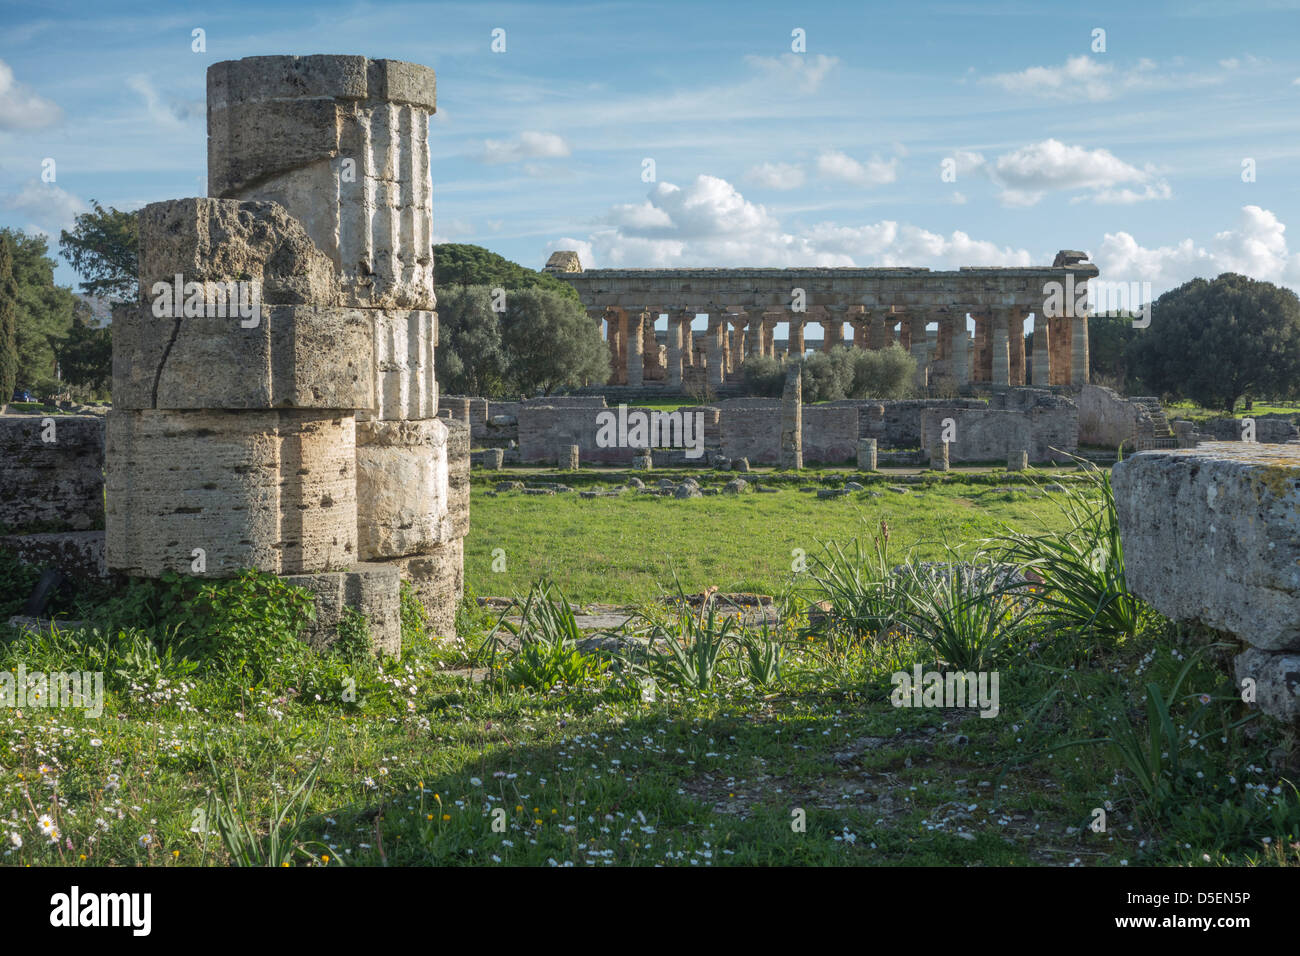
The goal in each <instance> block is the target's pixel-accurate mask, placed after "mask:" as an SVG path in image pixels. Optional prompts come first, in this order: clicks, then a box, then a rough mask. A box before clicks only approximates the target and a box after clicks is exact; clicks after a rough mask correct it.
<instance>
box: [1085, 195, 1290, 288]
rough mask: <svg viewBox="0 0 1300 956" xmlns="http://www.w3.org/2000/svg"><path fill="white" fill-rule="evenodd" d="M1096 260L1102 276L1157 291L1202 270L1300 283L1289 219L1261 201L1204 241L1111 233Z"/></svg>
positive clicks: (1201, 273)
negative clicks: (1151, 240) (1143, 239)
mask: <svg viewBox="0 0 1300 956" xmlns="http://www.w3.org/2000/svg"><path fill="white" fill-rule="evenodd" d="M1095 261H1096V262H1097V265H1098V268H1099V269H1100V270H1101V277H1102V278H1104V279H1111V280H1114V281H1124V282H1150V283H1151V286H1152V291H1153V292H1154V293H1155V294H1157V295H1158V294H1160V293H1161V292H1164V291H1167V290H1168V289H1172V288H1173V287H1175V286H1178V285H1181V284H1182V283H1184V282H1186V281H1188V280H1189V279H1193V278H1195V277H1197V276H1201V277H1204V278H1213V277H1215V276H1217V275H1219V274H1220V273H1223V272H1239V273H1241V274H1242V275H1247V276H1250V277H1251V278H1254V279H1263V280H1266V281H1269V282H1276V283H1280V284H1284V285H1288V286H1291V287H1292V288H1300V253H1296V254H1292V253H1290V252H1289V251H1288V249H1287V244H1286V226H1285V224H1283V223H1282V222H1281V221H1280V220H1278V218H1277V216H1276V215H1274V214H1273V213H1272V212H1270V211H1269V210H1267V209H1263V208H1261V207H1259V206H1243V207H1242V209H1241V214H1240V216H1239V217H1238V220H1237V225H1236V228H1233V229H1226V230H1224V231H1222V232H1219V233H1216V234H1215V235H1214V238H1213V240H1212V241H1211V242H1210V243H1209V244H1208V245H1204V246H1202V245H1197V244H1196V242H1195V241H1193V240H1192V239H1183V240H1182V241H1181V242H1178V243H1175V244H1174V245H1170V246H1157V247H1154V248H1147V247H1144V246H1142V245H1140V244H1139V243H1138V241H1137V240H1136V239H1135V238H1134V237H1133V236H1132V235H1131V234H1129V233H1127V232H1117V233H1107V234H1106V236H1105V238H1104V239H1103V241H1102V244H1101V252H1100V253H1099V254H1098V255H1097V257H1096V259H1095Z"/></svg>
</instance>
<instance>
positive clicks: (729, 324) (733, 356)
mask: <svg viewBox="0 0 1300 956" xmlns="http://www.w3.org/2000/svg"><path fill="white" fill-rule="evenodd" d="M723 329H724V331H723V334H722V351H723V358H724V359H725V361H724V364H723V368H724V369H725V374H726V375H730V374H731V373H732V372H734V371H735V370H736V368H737V367H738V366H739V365H740V356H741V355H742V354H744V341H745V329H744V328H743V327H742V326H741V324H740V323H739V322H738V321H736V319H735V317H734V316H728V317H727V319H726V322H725V323H724V324H723Z"/></svg>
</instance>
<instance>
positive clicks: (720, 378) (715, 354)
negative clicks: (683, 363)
mask: <svg viewBox="0 0 1300 956" xmlns="http://www.w3.org/2000/svg"><path fill="white" fill-rule="evenodd" d="M726 321H727V316H726V313H724V312H710V313H709V330H708V333H707V339H706V341H707V343H708V348H709V354H708V359H709V384H710V385H721V384H722V383H723V382H725V381H726V376H725V374H724V373H723V369H722V363H723V361H725V359H724V358H723V354H722V339H723V336H724V335H725V334H726Z"/></svg>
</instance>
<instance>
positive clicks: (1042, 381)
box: [1034, 313, 1052, 388]
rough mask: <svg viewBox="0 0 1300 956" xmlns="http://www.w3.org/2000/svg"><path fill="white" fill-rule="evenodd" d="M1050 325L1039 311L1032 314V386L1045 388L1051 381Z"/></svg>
mask: <svg viewBox="0 0 1300 956" xmlns="http://www.w3.org/2000/svg"><path fill="white" fill-rule="evenodd" d="M1051 343H1052V333H1051V326H1050V324H1049V323H1048V321H1047V319H1046V317H1045V316H1043V315H1042V314H1041V313H1036V314H1035V315H1034V387H1035V388H1045V387H1046V386H1048V385H1050V384H1051V381H1052V352H1051V347H1052V344H1051Z"/></svg>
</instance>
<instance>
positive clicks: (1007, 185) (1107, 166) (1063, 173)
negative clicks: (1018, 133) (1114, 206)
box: [990, 139, 1173, 206]
mask: <svg viewBox="0 0 1300 956" xmlns="http://www.w3.org/2000/svg"><path fill="white" fill-rule="evenodd" d="M990 175H991V176H992V177H993V179H994V181H995V182H996V183H997V184H998V185H999V186H1001V187H1002V193H1001V194H1000V195H999V198H1000V199H1001V200H1002V202H1003V203H1004V204H1005V205H1008V206H1032V205H1034V204H1035V203H1037V202H1038V201H1039V200H1041V199H1042V198H1043V196H1044V195H1045V194H1046V193H1047V192H1049V191H1050V190H1071V189H1091V190H1093V194H1092V196H1090V197H1085V198H1088V199H1092V200H1093V201H1095V202H1103V203H1134V202H1141V201H1144V200H1148V199H1168V198H1170V196H1172V194H1173V193H1172V190H1171V189H1170V188H1169V186H1168V184H1167V183H1165V182H1163V181H1160V180H1157V179H1156V177H1155V173H1154V171H1153V170H1152V169H1150V168H1147V169H1138V168H1137V167H1136V166H1133V165H1131V164H1129V163H1126V162H1124V161H1123V160H1121V159H1119V158H1118V157H1116V156H1115V155H1114V154H1113V153H1111V152H1110V151H1109V150H1106V149H1085V148H1084V147H1082V146H1067V145H1066V144H1065V143H1062V142H1061V141H1060V140H1056V139H1045V140H1043V141H1042V142H1041V143H1031V144H1030V145H1029V146H1025V147H1024V148H1022V149H1018V150H1015V151H1013V152H1010V153H1004V154H1003V155H1001V156H999V157H998V158H997V160H996V162H995V163H994V164H993V167H992V169H991V170H990ZM1125 183H1133V184H1136V185H1140V186H1143V187H1144V188H1143V190H1142V191H1141V192H1137V191H1134V190H1132V189H1117V188H1116V187H1118V186H1121V185H1123V184H1125Z"/></svg>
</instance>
